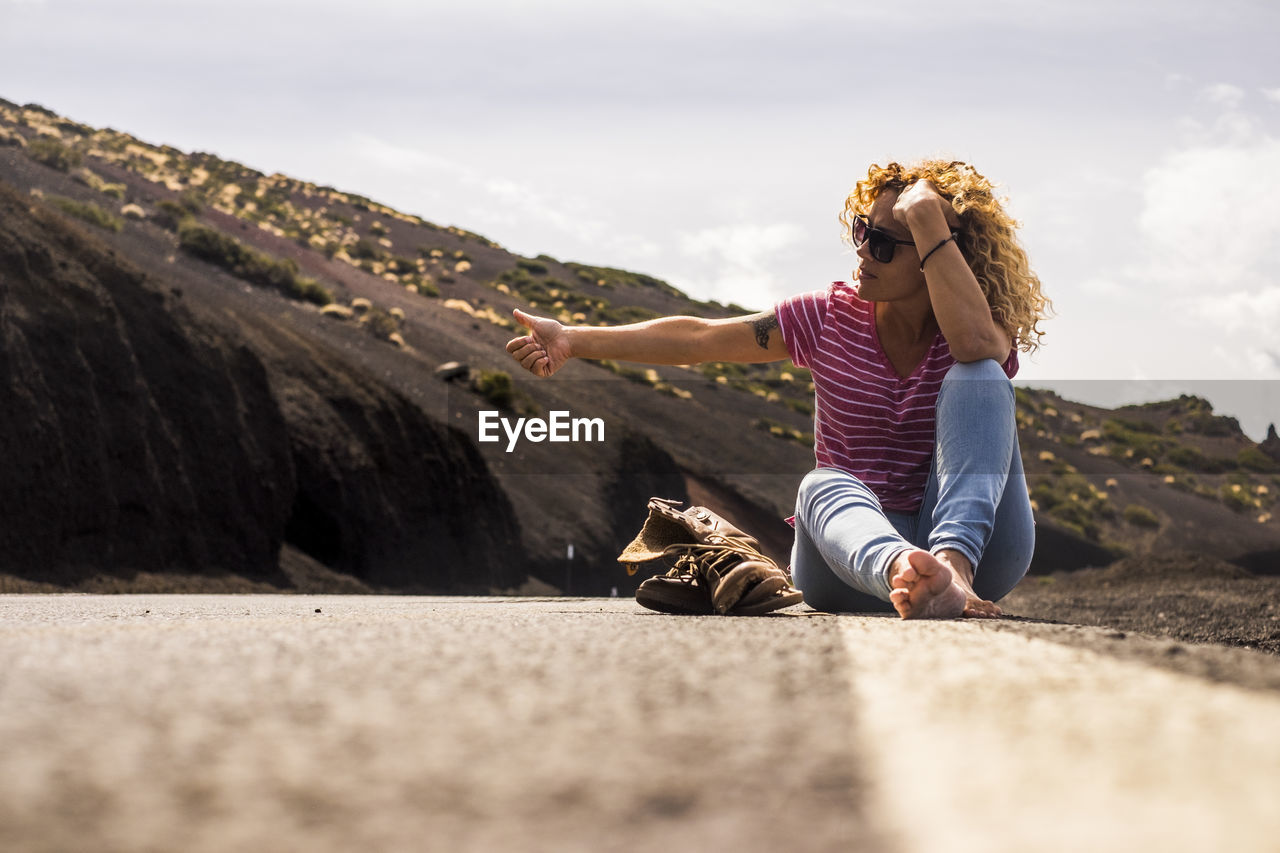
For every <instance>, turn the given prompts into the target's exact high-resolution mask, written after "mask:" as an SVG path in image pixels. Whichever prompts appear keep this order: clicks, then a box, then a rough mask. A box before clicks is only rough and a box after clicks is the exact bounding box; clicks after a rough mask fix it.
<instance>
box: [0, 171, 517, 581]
mask: <svg viewBox="0 0 1280 853" xmlns="http://www.w3.org/2000/svg"><path fill="white" fill-rule="evenodd" d="M177 301H179V300H177V298H176V297H175V296H174V295H173V293H172V291H171V290H167V289H166V290H162V289H159V288H158V287H157V286H156V281H155V279H154V278H151V277H149V276H148V275H147V274H145V273H143V272H141V271H139V270H138V269H136V268H135V267H133V266H132V265H131V264H129V263H126V262H124V261H123V260H122V259H120V258H119V257H118V255H117V254H116V253H115V252H114V251H113V250H112V249H110V248H108V247H106V246H103V245H101V244H99V243H98V242H97V241H96V240H95V239H93V238H91V237H89V236H87V235H85V234H83V233H81V232H80V230H79V229H78V228H76V227H75V226H72V225H70V224H68V223H67V222H65V221H64V220H62V219H61V218H60V217H58V216H56V215H54V214H50V213H47V212H45V211H43V210H42V209H40V208H39V207H32V208H29V207H28V201H27V200H26V199H24V198H23V197H21V196H19V195H17V194H16V193H14V192H13V191H12V190H9V189H7V188H3V187H0V411H4V412H5V417H4V418H3V419H0V447H2V448H3V450H2V452H0V464H2V465H3V466H4V470H3V472H0V513H2V514H3V518H4V523H3V524H0V554H3V555H4V566H3V569H4V571H6V572H7V573H10V574H14V575H17V576H20V577H26V578H31V579H36V580H53V581H55V582H60V583H74V582H75V581H77V580H79V579H81V578H83V577H86V576H88V575H90V574H95V573H99V572H106V573H110V574H119V575H126V576H127V575H129V574H131V573H134V572H137V571H148V572H188V573H191V572H195V573H214V574H223V573H233V574H239V575H245V576H249V577H255V578H261V579H265V580H270V581H273V582H276V583H279V584H282V585H287V581H286V580H285V578H284V576H283V575H282V574H280V572H279V569H278V555H279V550H280V546H281V543H282V542H283V541H285V540H290V541H292V542H293V543H294V544H295V545H297V546H298V547H299V548H300V549H301V550H303V551H306V552H309V553H311V554H312V555H313V556H317V557H318V558H320V559H321V560H322V561H323V562H326V563H328V564H329V565H331V566H333V567H336V568H339V569H342V570H344V571H347V572H350V573H351V574H353V575H355V576H357V577H360V578H362V579H364V580H366V581H368V582H370V583H372V584H376V585H388V586H395V587H399V588H407V589H446V588H450V589H452V588H472V589H487V588H489V587H492V586H502V585H510V584H511V583H513V582H519V580H520V579H521V577H522V575H520V574H517V573H516V572H515V571H514V570H513V569H512V567H511V565H510V562H509V560H508V559H507V557H508V554H509V553H510V552H511V550H512V549H513V548H514V547H516V544H517V542H518V532H517V529H516V525H515V521H514V518H513V517H512V514H511V510H510V508H509V504H508V503H507V502H506V501H505V500H504V499H503V497H502V493H501V491H500V490H499V488H498V487H497V485H496V483H495V482H494V481H493V479H492V477H491V475H490V474H489V472H488V470H487V468H486V466H485V464H484V462H483V460H481V458H480V457H479V455H478V454H477V453H476V451H475V449H474V447H473V446H472V445H471V443H470V442H469V441H468V440H467V439H466V438H465V436H463V435H462V434H461V433H460V432H459V431H457V430H454V429H450V428H448V427H445V426H443V425H442V424H440V423H438V422H436V421H433V420H432V419H431V418H429V417H427V416H426V415H425V414H424V413H423V412H422V411H421V410H420V409H419V408H418V407H416V406H413V405H412V404H411V403H409V402H408V401H407V400H405V399H404V398H403V397H402V396H400V395H398V394H397V393H395V392H394V391H392V390H390V389H388V388H387V387H386V386H385V385H383V384H381V383H379V382H378V381H377V380H376V379H374V378H373V377H371V376H370V375H368V374H367V373H364V372H361V371H358V370H356V369H354V368H353V367H351V366H350V365H346V364H342V363H340V361H339V360H338V359H337V358H335V357H334V356H333V355H332V354H331V353H328V352H326V351H325V349H324V348H323V347H321V346H317V345H315V344H313V343H309V342H307V341H305V340H301V339H299V338H297V337H296V336H293V335H290V334H289V333H288V331H287V330H283V329H278V328H276V327H274V326H272V325H271V324H260V325H259V327H258V328H257V329H256V330H252V331H251V330H250V329H249V327H247V326H246V327H245V328H244V332H245V333H243V334H242V333H236V334H224V333H221V332H219V331H218V330H217V329H216V328H215V327H213V326H211V325H209V324H207V323H201V322H198V321H196V320H195V319H194V318H193V317H192V316H191V315H190V312H188V311H187V310H186V309H185V308H182V307H180V306H179V305H175V304H174V303H175V302H177ZM255 336H256V337H255ZM249 341H252V342H253V343H255V344H257V346H254V347H250V346H246V342H249ZM255 351H256V352H257V353H261V354H264V355H266V358H265V359H264V358H260V357H259V355H258V354H255ZM464 567H465V568H464Z"/></svg>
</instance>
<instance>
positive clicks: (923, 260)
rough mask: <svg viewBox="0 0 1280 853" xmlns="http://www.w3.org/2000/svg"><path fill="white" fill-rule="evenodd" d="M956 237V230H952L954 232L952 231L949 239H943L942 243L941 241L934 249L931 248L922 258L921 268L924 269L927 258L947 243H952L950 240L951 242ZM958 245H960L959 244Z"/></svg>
mask: <svg viewBox="0 0 1280 853" xmlns="http://www.w3.org/2000/svg"><path fill="white" fill-rule="evenodd" d="M954 239H956V232H954V231H952V232H951V235H950V236H949V237H947V239H945V240H943V241H942V242H941V243H939V244H938V245H936V246H934V247H933V248H932V249H930V250H929V251H927V252H925V254H924V257H923V258H921V259H920V269H921V270H923V269H924V262H925V261H927V260H929V258H930V257H931V256H932V255H933V253H934V252H936V251H938V250H939V249H941V248H942V247H943V246H945V245H947V244H948V243H950V242H951V241H952V240H954ZM957 245H958V244H957Z"/></svg>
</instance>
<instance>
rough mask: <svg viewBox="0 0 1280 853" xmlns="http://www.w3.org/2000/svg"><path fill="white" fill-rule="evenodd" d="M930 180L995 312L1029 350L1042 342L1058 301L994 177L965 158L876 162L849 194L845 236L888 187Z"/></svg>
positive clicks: (843, 220)
mask: <svg viewBox="0 0 1280 853" xmlns="http://www.w3.org/2000/svg"><path fill="white" fill-rule="evenodd" d="M924 179H927V180H930V181H932V182H933V185H934V186H936V187H937V188H938V192H939V193H941V195H942V197H943V198H945V199H946V200H947V201H948V202H950V203H951V207H952V209H953V210H955V212H956V214H957V215H958V216H959V217H960V227H959V229H958V230H959V234H957V235H956V243H957V245H959V247H960V252H961V253H962V254H963V255H964V259H965V261H967V262H968V264H969V268H970V269H971V270H973V274H974V277H975V278H977V279H978V285H979V286H980V287H981V288H982V293H983V294H984V295H985V296H986V297H987V304H988V305H990V306H991V314H992V316H993V317H994V318H995V320H996V322H997V323H999V324H1000V325H1001V326H1002V327H1003V328H1004V330H1005V331H1006V332H1007V333H1008V334H1009V337H1010V338H1011V339H1012V340H1013V341H1014V343H1015V344H1016V345H1017V346H1018V348H1019V349H1021V350H1022V351H1024V352H1028V353H1030V352H1035V351H1036V350H1037V349H1039V347H1040V338H1041V337H1043V336H1044V332H1042V331H1041V330H1040V329H1039V323H1040V321H1041V320H1043V319H1046V318H1047V317H1048V316H1050V312H1051V311H1052V307H1053V303H1051V302H1050V301H1049V299H1048V298H1047V297H1046V296H1045V295H1044V294H1043V293H1042V292H1041V291H1040V279H1039V277H1037V276H1036V274H1035V273H1034V272H1032V271H1031V265H1030V264H1029V263H1028V261H1027V253H1026V252H1025V251H1024V250H1023V248H1022V246H1020V245H1019V244H1018V240H1017V237H1016V235H1015V234H1014V231H1015V229H1016V228H1017V227H1018V222H1017V221H1016V220H1014V219H1013V218H1012V217H1010V216H1009V214H1008V213H1006V212H1005V210H1004V207H1003V206H1002V204H1001V200H999V199H997V198H996V197H995V195H994V194H993V192H992V190H993V189H994V185H993V184H992V183H991V181H989V180H987V179H986V178H984V177H983V176H982V175H981V174H979V173H978V170H977V169H975V168H973V166H971V165H969V164H968V163H964V162H962V161H960V160H952V161H949V162H948V161H945V160H922V161H920V162H918V163H910V164H908V165H905V166H904V165H902V164H901V163H890V164H889V165H887V166H876V165H872V166H871V168H870V169H868V170H867V176H866V178H864V179H863V180H860V181H858V183H857V185H856V186H854V188H853V192H851V193H849V197H848V198H846V199H845V202H844V210H843V211H842V212H841V214H840V222H841V224H843V225H844V229H845V240H846V242H849V243H850V244H851V245H852V238H853V231H852V228H853V217H854V216H855V215H857V214H860V215H862V216H867V215H869V214H870V212H871V205H872V203H873V202H874V201H875V200H876V197H877V196H878V195H880V193H881V192H883V191H884V190H885V189H894V190H898V191H899V192H901V191H902V190H905V189H906V188H907V187H909V186H911V185H912V184H914V183H915V182H916V181H919V180H924Z"/></svg>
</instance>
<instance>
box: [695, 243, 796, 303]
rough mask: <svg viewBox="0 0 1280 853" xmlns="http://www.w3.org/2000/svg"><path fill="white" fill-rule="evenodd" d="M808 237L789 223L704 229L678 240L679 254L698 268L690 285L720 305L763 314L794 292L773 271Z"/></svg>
mask: <svg viewBox="0 0 1280 853" xmlns="http://www.w3.org/2000/svg"><path fill="white" fill-rule="evenodd" d="M806 236H807V235H806V232H805V230H804V229H803V228H801V227H800V226H798V225H794V224H792V223H787V222H777V223H771V224H764V225H762V224H755V223H741V224H736V225H719V226H715V227H712V228H704V229H702V230H700V231H696V232H694V233H691V234H685V235H683V236H682V237H681V238H680V251H681V252H682V253H683V254H684V255H686V256H687V257H689V258H691V259H692V260H694V261H695V262H696V264H697V268H698V272H697V273H695V274H694V275H691V276H688V277H687V278H688V283H689V284H690V285H692V287H693V288H694V289H696V291H697V292H699V293H700V294H706V295H707V298H710V299H717V300H719V301H721V302H726V303H728V302H733V303H736V304H738V305H744V306H752V307H756V308H764V307H767V306H769V305H771V304H772V303H773V302H774V301H776V300H777V299H778V298H779V296H780V295H782V294H783V293H787V292H790V289H789V288H788V287H787V286H786V284H784V283H783V282H780V281H779V278H778V276H777V275H776V273H775V271H776V270H777V269H778V258H779V256H780V255H782V254H784V253H786V252H787V251H788V250H791V249H793V248H795V247H796V246H798V245H800V244H801V243H802V242H803V241H804V239H805V237H806Z"/></svg>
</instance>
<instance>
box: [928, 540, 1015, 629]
mask: <svg viewBox="0 0 1280 853" xmlns="http://www.w3.org/2000/svg"><path fill="white" fill-rule="evenodd" d="M937 557H938V560H939V561H940V562H941V563H942V564H943V565H945V566H946V567H947V568H949V569H951V582H952V583H953V584H955V585H956V586H958V587H960V589H962V590H963V591H964V597H965V602H964V612H963V613H961V615H962V616H971V617H976V618H979V619H998V618H1000V616H1001V615H1003V611H1001V610H1000V608H999V607H997V606H996V604H995V602H992V601H987V600H986V599H985V598H979V597H978V594H977V593H976V592H974V591H973V566H972V565H971V564H970V563H969V558H968V557H966V556H965V555H964V554H961V553H960V552H959V551H953V550H951V549H950V548H943V549H942V550H940V551H939V552H938V554H937Z"/></svg>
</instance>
